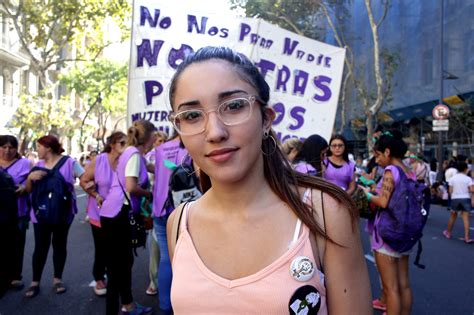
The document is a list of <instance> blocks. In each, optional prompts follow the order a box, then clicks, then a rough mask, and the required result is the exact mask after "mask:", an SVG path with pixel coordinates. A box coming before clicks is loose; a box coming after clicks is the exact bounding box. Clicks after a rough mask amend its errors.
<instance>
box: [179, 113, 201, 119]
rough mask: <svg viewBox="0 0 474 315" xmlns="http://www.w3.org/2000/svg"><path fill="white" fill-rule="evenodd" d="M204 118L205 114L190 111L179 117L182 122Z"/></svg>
mask: <svg viewBox="0 0 474 315" xmlns="http://www.w3.org/2000/svg"><path fill="white" fill-rule="evenodd" d="M202 116H203V113H202V112H200V111H188V112H184V113H181V114H180V115H179V118H180V120H183V121H195V120H197V119H199V118H201V117H202Z"/></svg>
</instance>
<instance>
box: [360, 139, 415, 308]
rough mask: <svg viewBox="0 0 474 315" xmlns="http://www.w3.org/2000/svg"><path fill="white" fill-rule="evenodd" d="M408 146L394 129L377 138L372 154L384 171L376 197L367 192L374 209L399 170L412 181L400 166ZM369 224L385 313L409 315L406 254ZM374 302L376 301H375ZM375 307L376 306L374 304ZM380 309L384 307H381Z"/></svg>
mask: <svg viewBox="0 0 474 315" xmlns="http://www.w3.org/2000/svg"><path fill="white" fill-rule="evenodd" d="M406 151H407V145H406V143H405V142H403V140H402V134H401V133H400V132H399V131H397V130H393V131H390V132H386V133H384V134H383V135H382V136H380V137H379V138H378V140H377V142H376V143H375V145H374V155H375V159H376V162H377V164H378V165H380V166H381V167H383V168H384V173H383V177H382V179H381V180H380V182H379V184H378V185H377V188H376V191H375V193H376V194H372V193H370V192H369V191H368V188H363V187H361V188H362V189H364V190H365V191H366V192H367V198H368V199H369V201H370V202H371V203H373V204H374V205H375V206H377V207H379V208H381V209H385V208H386V207H387V206H388V204H389V201H390V197H391V196H392V193H393V192H394V191H395V190H396V189H397V186H398V184H399V181H400V171H399V168H400V169H402V170H403V172H405V174H406V175H407V176H408V177H409V178H412V179H413V180H415V179H416V178H415V174H414V173H413V172H412V171H411V170H410V169H409V168H408V167H407V166H406V165H405V164H404V163H403V161H402V159H403V157H404V155H405V153H406ZM372 224H373V221H372V222H370V224H369V228H368V231H369V233H371V247H372V250H373V251H374V252H375V261H376V263H377V269H378V271H379V273H380V277H381V280H382V288H383V289H382V291H383V293H382V294H383V296H384V298H383V299H382V300H384V301H386V306H384V308H386V310H387V314H410V311H411V305H412V291H411V287H410V281H409V279H408V258H409V254H410V253H409V252H405V253H399V252H396V251H395V250H393V249H392V248H390V247H389V246H388V245H387V244H385V243H384V242H383V240H382V238H381V237H380V236H379V235H378V234H377V229H376V228H375V229H374V228H373V225H372ZM374 302H375V301H374ZM374 306H375V305H374ZM382 306H383V305H382Z"/></svg>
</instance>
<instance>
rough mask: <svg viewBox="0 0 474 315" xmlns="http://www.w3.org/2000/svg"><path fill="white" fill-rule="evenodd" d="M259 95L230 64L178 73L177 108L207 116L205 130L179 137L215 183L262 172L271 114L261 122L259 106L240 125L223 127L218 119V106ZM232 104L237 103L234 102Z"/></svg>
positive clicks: (201, 64)
mask: <svg viewBox="0 0 474 315" xmlns="http://www.w3.org/2000/svg"><path fill="white" fill-rule="evenodd" d="M252 95H257V91H256V90H255V88H254V87H252V86H251V85H250V84H248V83H247V82H245V81H243V80H242V79H241V78H240V77H239V75H238V74H237V73H236V70H235V69H234V68H233V67H232V65H230V64H229V63H228V62H226V61H222V60H215V59H214V60H208V61H203V62H199V63H195V64H192V65H190V66H188V67H187V68H186V69H185V70H184V71H183V72H182V73H181V75H180V77H179V79H178V81H177V83H176V90H175V96H174V100H173V110H174V113H175V114H178V113H180V112H182V111H184V110H191V109H192V110H195V109H200V110H203V111H205V112H206V113H207V121H206V122H205V124H204V125H205V126H204V131H203V132H201V133H198V134H194V135H183V134H181V139H182V141H183V143H184V145H185V146H186V148H187V150H188V151H189V153H190V155H191V156H192V157H193V159H194V161H195V162H196V163H197V164H198V165H199V167H200V168H201V169H202V170H203V171H204V172H206V174H208V175H209V177H210V178H211V179H212V180H213V182H214V181H218V182H227V183H235V182H237V181H240V180H242V179H244V178H245V177H246V176H247V175H249V174H250V173H251V172H253V170H258V169H259V168H260V170H261V172H262V174H263V165H262V164H263V159H262V153H261V150H260V148H261V144H262V137H263V132H264V130H265V131H268V130H269V129H270V124H271V120H272V118H273V117H274V116H273V115H274V114H273V111H272V110H271V109H269V110H268V114H267V116H268V117H270V118H269V119H267V121H266V122H265V123H263V122H262V120H263V119H262V114H261V105H260V103H258V102H257V101H254V102H253V105H252V106H250V114H249V116H247V117H248V118H246V119H245V120H244V121H241V122H239V123H238V124H235V125H232V126H228V125H225V124H224V123H223V122H222V120H221V119H220V118H219V116H218V115H217V112H216V109H217V107H218V106H219V105H220V104H223V103H224V102H228V101H230V100H233V99H236V98H246V99H248V98H250V96H252ZM232 104H234V103H232Z"/></svg>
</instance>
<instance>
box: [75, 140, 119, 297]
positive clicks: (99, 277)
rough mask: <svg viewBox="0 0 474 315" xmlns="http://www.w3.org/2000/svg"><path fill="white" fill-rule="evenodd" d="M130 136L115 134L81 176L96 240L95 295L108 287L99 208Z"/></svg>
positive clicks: (104, 246)
mask: <svg viewBox="0 0 474 315" xmlns="http://www.w3.org/2000/svg"><path fill="white" fill-rule="evenodd" d="M126 143H127V136H126V135H125V134H124V133H123V132H121V131H116V132H114V133H112V134H111V135H110V136H109V137H108V138H107V143H106V145H105V149H104V152H103V153H101V154H99V155H98V156H97V157H96V158H95V159H94V160H93V161H92V162H91V163H90V164H89V165H88V166H87V167H86V172H85V173H84V175H83V176H81V187H82V188H83V189H84V191H85V192H86V193H88V194H89V198H88V200H87V215H88V216H89V223H90V224H91V229H92V238H93V239H94V247H95V253H94V265H93V268H92V275H93V276H94V280H95V282H96V285H95V287H94V292H95V294H97V295H99V296H101V295H105V294H106V293H107V287H106V284H105V274H106V266H105V260H106V257H105V252H106V247H107V244H106V243H105V238H104V233H103V231H102V229H101V226H100V215H99V212H100V207H101V206H102V203H103V202H104V200H105V199H106V198H107V195H108V194H109V189H110V186H111V185H112V179H113V178H114V172H115V169H116V168H117V162H118V159H119V157H120V154H122V152H123V150H124V149H125V144H126Z"/></svg>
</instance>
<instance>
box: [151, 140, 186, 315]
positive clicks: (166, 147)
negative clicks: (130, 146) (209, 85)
mask: <svg viewBox="0 0 474 315" xmlns="http://www.w3.org/2000/svg"><path fill="white" fill-rule="evenodd" d="M187 153H188V151H186V149H185V148H184V147H183V144H182V143H181V140H180V139H179V137H178V136H175V137H174V138H173V139H171V140H170V141H167V142H165V143H163V144H162V145H160V146H159V147H157V148H156V149H155V184H154V185H153V195H154V197H155V198H154V200H153V229H154V231H155V236H156V240H157V243H158V248H159V252H160V257H159V264H158V265H159V267H158V289H159V290H158V300H159V303H160V310H161V311H162V313H164V314H171V312H172V308H171V301H170V289H171V278H172V273H171V262H170V257H169V254H168V240H167V237H166V222H167V221H168V217H169V215H170V213H171V212H172V211H173V210H174V209H173V207H172V206H171V207H170V205H167V204H166V200H167V198H168V190H169V181H170V177H171V172H172V170H171V169H170V168H168V167H167V164H173V165H178V166H179V165H180V164H181V163H182V161H183V160H184V159H185V157H186V155H187Z"/></svg>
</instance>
